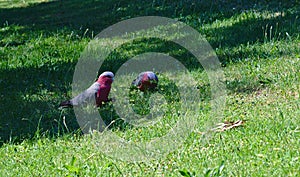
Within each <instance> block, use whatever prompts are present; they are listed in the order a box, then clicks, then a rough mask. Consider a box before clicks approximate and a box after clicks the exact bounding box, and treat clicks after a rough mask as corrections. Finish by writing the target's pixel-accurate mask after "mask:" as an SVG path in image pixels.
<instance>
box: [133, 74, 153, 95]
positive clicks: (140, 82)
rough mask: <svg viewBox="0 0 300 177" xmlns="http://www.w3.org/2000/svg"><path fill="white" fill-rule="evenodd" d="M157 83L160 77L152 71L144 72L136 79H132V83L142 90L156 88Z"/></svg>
mask: <svg viewBox="0 0 300 177" xmlns="http://www.w3.org/2000/svg"><path fill="white" fill-rule="evenodd" d="M157 84H158V78H157V76H156V74H155V73H154V72H152V71H146V72H142V73H140V74H139V75H138V77H137V78H136V79H135V80H133V81H132V85H133V86H135V87H137V88H138V89H139V90H140V91H142V92H145V91H148V90H154V89H155V88H156V87H157Z"/></svg>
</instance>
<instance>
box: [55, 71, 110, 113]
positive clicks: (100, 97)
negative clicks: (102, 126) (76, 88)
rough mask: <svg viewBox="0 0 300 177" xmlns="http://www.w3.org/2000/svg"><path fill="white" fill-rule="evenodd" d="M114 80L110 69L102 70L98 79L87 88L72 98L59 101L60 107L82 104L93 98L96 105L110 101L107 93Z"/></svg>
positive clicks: (99, 105)
mask: <svg viewBox="0 0 300 177" xmlns="http://www.w3.org/2000/svg"><path fill="white" fill-rule="evenodd" d="M113 80H114V74H113V73H112V72H110V71H106V72H103V73H102V74H101V75H100V76H99V78H98V80H97V81H96V82H95V83H93V84H92V85H91V86H90V87H89V88H88V89H86V90H85V91H83V92H82V93H80V94H79V95H77V96H76V97H74V98H72V99H71V100H67V101H63V102H61V103H60V105H59V107H60V108H67V107H73V106H78V105H82V104H84V103H88V102H89V101H92V99H95V101H96V106H97V107H101V106H102V105H103V103H105V102H108V101H110V99H108V95H109V92H110V89H111V84H112V82H113Z"/></svg>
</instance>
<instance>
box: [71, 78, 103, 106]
mask: <svg viewBox="0 0 300 177" xmlns="http://www.w3.org/2000/svg"><path fill="white" fill-rule="evenodd" d="M99 89H100V84H99V83H98V82H95V83H94V84H93V85H91V86H90V87H89V88H88V89H86V90H85V91H83V92H82V93H80V94H79V95H77V96H76V97H74V98H73V99H71V100H70V102H71V103H72V105H74V106H76V105H81V104H87V103H95V96H96V94H97V92H98V90H99Z"/></svg>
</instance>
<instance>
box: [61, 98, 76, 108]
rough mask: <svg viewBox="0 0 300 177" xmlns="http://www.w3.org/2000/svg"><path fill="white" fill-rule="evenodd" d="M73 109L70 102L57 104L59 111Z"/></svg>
mask: <svg viewBox="0 0 300 177" xmlns="http://www.w3.org/2000/svg"><path fill="white" fill-rule="evenodd" d="M71 107H73V104H72V102H71V101H70V100H67V101H63V102H61V103H60V104H59V107H58V108H59V109H63V108H71Z"/></svg>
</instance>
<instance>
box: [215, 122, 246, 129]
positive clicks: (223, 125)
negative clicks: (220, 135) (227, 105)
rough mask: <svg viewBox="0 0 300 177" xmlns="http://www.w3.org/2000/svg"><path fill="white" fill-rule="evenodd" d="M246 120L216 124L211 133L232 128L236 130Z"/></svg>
mask: <svg viewBox="0 0 300 177" xmlns="http://www.w3.org/2000/svg"><path fill="white" fill-rule="evenodd" d="M245 122H246V120H237V121H225V122H224V123H218V124H217V127H216V128H213V129H212V130H213V131H219V132H223V131H226V130H229V129H232V128H236V127H239V126H242V125H244V124H245Z"/></svg>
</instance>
